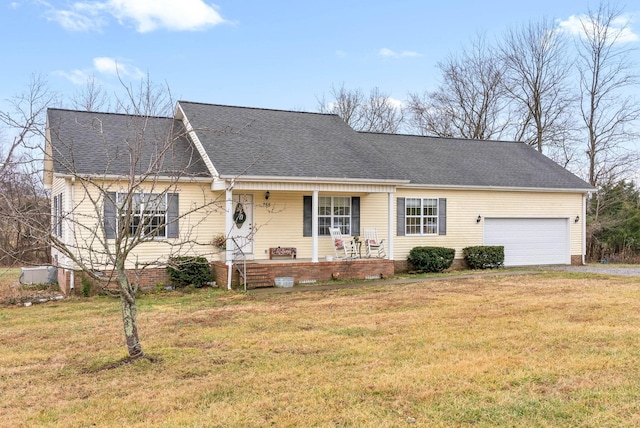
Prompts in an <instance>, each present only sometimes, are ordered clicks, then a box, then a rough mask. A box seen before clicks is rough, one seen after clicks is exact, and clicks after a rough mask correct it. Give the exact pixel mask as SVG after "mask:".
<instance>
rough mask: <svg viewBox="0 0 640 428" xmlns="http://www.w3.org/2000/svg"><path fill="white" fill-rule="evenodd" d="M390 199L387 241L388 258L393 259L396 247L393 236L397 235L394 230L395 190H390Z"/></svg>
mask: <svg viewBox="0 0 640 428" xmlns="http://www.w3.org/2000/svg"><path fill="white" fill-rule="evenodd" d="M387 195H388V199H389V206H388V208H387V213H388V214H387V215H388V218H387V229H388V231H389V232H388V233H389V236H388V237H387V242H388V243H389V250H388V251H387V254H389V256H388V258H389V260H393V247H394V243H393V237H394V235H395V233H394V230H393V214H394V212H393V207H394V205H393V196H394V195H395V193H394V192H389V193H388V194H387Z"/></svg>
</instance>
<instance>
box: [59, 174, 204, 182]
mask: <svg viewBox="0 0 640 428" xmlns="http://www.w3.org/2000/svg"><path fill="white" fill-rule="evenodd" d="M54 175H55V176H56V177H59V178H65V179H78V180H84V181H91V180H96V179H98V180H105V181H122V180H127V181H129V180H130V179H131V177H130V176H129V175H118V174H61V173H55V174H54ZM151 177H153V179H152V180H151V181H152V182H153V181H163V182H165V181H166V182H176V181H179V182H187V183H211V180H212V179H213V178H212V177H189V176H186V175H182V176H180V177H170V176H168V175H157V176H155V175H146V176H142V175H136V176H134V178H135V179H142V178H151ZM145 181H146V180H145Z"/></svg>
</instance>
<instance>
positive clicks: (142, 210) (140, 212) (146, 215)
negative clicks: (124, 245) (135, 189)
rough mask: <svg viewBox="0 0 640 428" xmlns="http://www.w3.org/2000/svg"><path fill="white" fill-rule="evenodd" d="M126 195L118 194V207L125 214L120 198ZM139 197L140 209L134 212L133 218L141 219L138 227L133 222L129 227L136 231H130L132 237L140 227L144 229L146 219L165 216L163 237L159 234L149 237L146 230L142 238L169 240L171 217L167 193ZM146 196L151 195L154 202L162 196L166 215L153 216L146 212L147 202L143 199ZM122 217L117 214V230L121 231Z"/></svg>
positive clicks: (141, 194) (151, 193)
mask: <svg viewBox="0 0 640 428" xmlns="http://www.w3.org/2000/svg"><path fill="white" fill-rule="evenodd" d="M126 194H127V193H124V192H118V193H117V194H116V206H117V207H118V210H119V212H120V213H122V212H123V209H122V207H121V206H120V196H121V195H126ZM139 195H140V204H139V207H140V209H139V210H136V211H135V212H134V211H132V216H133V218H136V217H139V218H140V222H139V223H138V225H137V226H134V224H133V222H132V223H130V225H129V226H130V228H133V227H135V230H130V235H135V234H136V233H137V228H138V227H140V225H143V227H144V225H145V222H144V219H145V218H151V217H161V216H163V217H164V234H162V235H158V234H149V235H147V234H145V233H144V230H143V231H142V233H141V234H140V236H141V237H142V238H144V239H167V235H168V233H167V232H168V227H169V225H168V222H169V218H168V215H169V204H168V202H169V201H168V200H167V193H163V194H161V193H153V192H150V193H140V194H139ZM144 195H151V198H149V199H150V200H154V201H155V199H156V197H158V196H161V197H162V199H164V214H152V213H150V212H145V210H146V208H145V204H146V202H145V198H144V197H143V196H144ZM120 217H121V216H120V215H118V213H116V227H117V228H118V229H116V230H119V228H120V221H121V220H120ZM132 220H133V219H132ZM149 224H150V223H147V226H148V225H149Z"/></svg>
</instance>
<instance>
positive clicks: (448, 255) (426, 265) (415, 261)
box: [407, 247, 456, 272]
mask: <svg viewBox="0 0 640 428" xmlns="http://www.w3.org/2000/svg"><path fill="white" fill-rule="evenodd" d="M455 253H456V252H455V250H454V249H453V248H444V247H414V248H412V249H411V251H409V256H408V257H407V261H408V262H409V263H410V264H411V266H413V268H414V269H415V270H419V271H423V272H442V271H443V270H445V269H449V268H450V267H451V264H452V263H453V258H454V256H455Z"/></svg>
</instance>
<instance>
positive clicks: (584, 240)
mask: <svg viewBox="0 0 640 428" xmlns="http://www.w3.org/2000/svg"><path fill="white" fill-rule="evenodd" d="M588 195H589V194H588V193H585V194H583V195H582V231H581V235H582V251H580V252H581V253H582V264H583V265H585V264H587V261H586V260H585V257H586V255H587V196H588ZM569 253H571V251H569Z"/></svg>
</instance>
